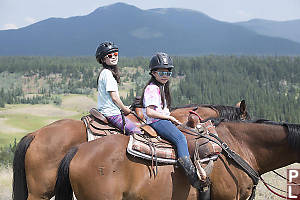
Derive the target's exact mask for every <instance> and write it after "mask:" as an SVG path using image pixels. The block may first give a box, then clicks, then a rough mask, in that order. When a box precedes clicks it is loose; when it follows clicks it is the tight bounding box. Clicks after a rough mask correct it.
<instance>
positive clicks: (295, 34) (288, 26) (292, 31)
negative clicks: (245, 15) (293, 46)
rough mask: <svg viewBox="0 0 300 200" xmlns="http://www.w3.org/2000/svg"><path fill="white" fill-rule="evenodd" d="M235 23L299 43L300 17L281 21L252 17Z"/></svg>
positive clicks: (257, 31)
mask: <svg viewBox="0 0 300 200" xmlns="http://www.w3.org/2000/svg"><path fill="white" fill-rule="evenodd" d="M236 24H237V25H240V26H243V27H245V28H247V29H249V30H252V31H254V32H256V33H258V34H261V35H266V36H271V37H280V38H285V39H289V40H292V41H295V42H298V43H300V19H298V20H291V21H283V22H277V21H271V20H263V19H253V20H249V21H246V22H238V23H236Z"/></svg>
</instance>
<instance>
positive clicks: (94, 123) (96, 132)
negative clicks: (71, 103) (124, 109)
mask: <svg viewBox="0 0 300 200" xmlns="http://www.w3.org/2000/svg"><path fill="white" fill-rule="evenodd" d="M81 120H82V121H83V122H84V124H85V126H86V130H87V140H88V141H91V140H95V139H97V138H101V137H104V136H107V135H114V134H120V133H121V132H120V130H119V129H117V128H115V127H113V126H111V125H109V124H104V123H102V122H101V121H99V120H97V119H96V118H94V117H93V116H92V115H87V116H84V117H82V118H81Z"/></svg>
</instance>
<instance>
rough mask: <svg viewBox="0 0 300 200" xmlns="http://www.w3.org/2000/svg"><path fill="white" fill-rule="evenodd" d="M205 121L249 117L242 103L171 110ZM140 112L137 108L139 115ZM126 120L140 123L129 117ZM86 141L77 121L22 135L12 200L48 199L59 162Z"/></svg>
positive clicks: (183, 119) (182, 117) (180, 116)
mask: <svg viewBox="0 0 300 200" xmlns="http://www.w3.org/2000/svg"><path fill="white" fill-rule="evenodd" d="M191 109H194V110H195V112H196V113H197V114H199V115H200V116H202V118H204V119H206V118H209V117H219V116H221V117H223V118H226V119H229V120H234V119H245V118H249V115H248V113H247V111H246V104H245V101H242V104H241V106H240V107H234V106H220V105H186V106H181V107H180V108H175V109H173V110H172V112H171V115H173V116H174V117H176V118H177V119H178V120H179V121H181V122H183V123H184V122H186V121H187V117H188V115H189V110H191ZM140 110H141V109H136V111H137V112H140ZM128 117H129V118H130V119H131V120H132V121H133V122H136V123H140V122H139V121H138V120H137V119H136V117H135V116H134V115H132V114H130V115H128ZM86 141H87V136H86V127H85V125H84V123H83V122H82V121H80V120H71V119H63V120H59V121H56V122H54V123H52V124H49V125H47V126H45V127H42V128H41V129H39V130H37V131H35V132H33V133H30V134H28V135H26V136H24V137H23V138H22V139H21V141H20V142H19V143H18V146H17V148H16V152H15V155H14V161H13V194H12V196H13V200H26V199H28V200H41V199H51V197H53V195H54V186H55V181H56V174H57V168H58V165H59V162H60V161H61V159H62V158H63V157H64V155H65V154H66V153H67V152H68V150H69V149H70V148H71V147H73V146H75V145H78V144H81V143H83V142H86Z"/></svg>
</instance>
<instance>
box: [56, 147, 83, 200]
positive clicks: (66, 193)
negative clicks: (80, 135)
mask: <svg viewBox="0 0 300 200" xmlns="http://www.w3.org/2000/svg"><path fill="white" fill-rule="evenodd" d="M77 151H78V147H77V146H75V147H72V148H71V149H70V150H69V151H68V153H67V154H66V155H65V157H64V158H63V159H62V160H61V162H60V164H59V167H58V171H57V179H56V183H55V188H54V193H55V200H72V198H73V190H72V187H71V183H70V179H69V166H70V162H71V161H72V159H73V158H74V156H75V154H76V153H77Z"/></svg>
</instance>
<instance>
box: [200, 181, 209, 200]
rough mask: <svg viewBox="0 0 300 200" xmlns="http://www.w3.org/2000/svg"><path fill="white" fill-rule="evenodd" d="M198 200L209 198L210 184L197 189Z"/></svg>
mask: <svg viewBox="0 0 300 200" xmlns="http://www.w3.org/2000/svg"><path fill="white" fill-rule="evenodd" d="M198 192H199V195H198V200H210V185H207V186H206V187H203V188H201V189H199V190H198Z"/></svg>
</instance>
